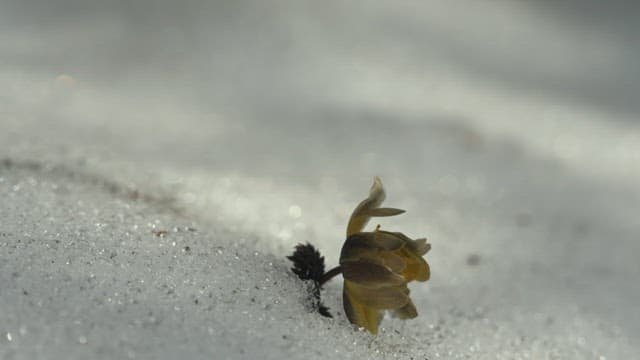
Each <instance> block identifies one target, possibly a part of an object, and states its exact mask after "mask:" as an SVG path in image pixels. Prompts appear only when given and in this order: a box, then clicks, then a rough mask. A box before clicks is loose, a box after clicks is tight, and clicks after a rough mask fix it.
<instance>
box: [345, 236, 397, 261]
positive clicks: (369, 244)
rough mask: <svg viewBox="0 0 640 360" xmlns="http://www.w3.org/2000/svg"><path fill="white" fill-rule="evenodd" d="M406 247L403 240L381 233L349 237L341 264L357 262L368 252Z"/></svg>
mask: <svg viewBox="0 0 640 360" xmlns="http://www.w3.org/2000/svg"><path fill="white" fill-rule="evenodd" d="M404 245H405V243H404V241H402V239H400V238H398V237H396V236H391V235H388V234H385V233H382V232H379V231H376V232H362V233H357V234H354V235H351V236H349V238H348V239H347V241H345V243H344V245H343V246H342V251H341V252H340V262H342V261H346V260H348V259H352V260H356V259H358V258H360V257H361V255H362V253H363V252H365V251H367V250H385V251H395V250H398V249H400V248H402V247H403V246H404Z"/></svg>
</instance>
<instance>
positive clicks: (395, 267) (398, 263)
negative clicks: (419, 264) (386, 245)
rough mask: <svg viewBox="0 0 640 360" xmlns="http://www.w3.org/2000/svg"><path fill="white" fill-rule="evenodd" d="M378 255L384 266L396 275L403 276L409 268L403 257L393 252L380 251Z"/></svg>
mask: <svg viewBox="0 0 640 360" xmlns="http://www.w3.org/2000/svg"><path fill="white" fill-rule="evenodd" d="M377 255H378V257H379V258H380V259H381V260H382V263H383V264H384V266H386V267H388V268H389V269H391V271H393V272H394V273H396V274H402V272H403V271H404V269H405V268H406V267H407V264H406V263H405V262H404V260H403V259H402V257H400V256H398V255H396V254H394V253H392V252H389V251H380V252H379V253H378V254H377Z"/></svg>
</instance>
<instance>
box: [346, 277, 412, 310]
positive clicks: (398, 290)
mask: <svg viewBox="0 0 640 360" xmlns="http://www.w3.org/2000/svg"><path fill="white" fill-rule="evenodd" d="M344 291H346V292H347V293H349V295H350V297H351V299H353V300H355V301H357V302H359V303H360V304H362V305H364V306H367V307H371V308H374V309H385V310H390V309H398V308H400V307H403V306H405V305H406V304H407V303H408V302H409V301H410V299H409V296H408V295H407V294H405V292H404V291H403V287H402V286H389V287H383V288H379V289H372V288H368V287H364V286H360V285H358V284H356V283H354V282H351V281H345V283H344Z"/></svg>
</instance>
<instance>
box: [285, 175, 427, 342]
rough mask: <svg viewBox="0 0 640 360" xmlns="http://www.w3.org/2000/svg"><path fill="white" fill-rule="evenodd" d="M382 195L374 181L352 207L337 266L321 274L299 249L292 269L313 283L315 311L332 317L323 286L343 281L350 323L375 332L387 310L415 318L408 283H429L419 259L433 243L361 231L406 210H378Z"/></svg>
mask: <svg viewBox="0 0 640 360" xmlns="http://www.w3.org/2000/svg"><path fill="white" fill-rule="evenodd" d="M384 199H385V191H384V187H383V186H382V181H381V180H380V178H378V177H375V178H374V182H373V186H372V187H371V190H370V192H369V197H368V198H366V199H364V200H363V201H362V202H360V204H358V206H357V207H356V208H355V210H354V211H353V213H352V214H351V218H350V219H349V224H348V225H347V240H346V241H345V243H344V245H343V246H342V251H341V253H340V266H338V267H337V268H334V269H332V270H330V271H329V272H327V273H325V272H324V258H323V257H321V256H320V253H319V252H318V251H317V250H315V248H314V247H313V246H312V245H310V244H306V245H298V246H297V247H296V251H295V252H294V254H293V255H291V256H289V259H291V260H292V261H293V262H294V268H293V271H294V272H295V273H296V274H297V275H298V276H299V277H300V278H301V279H303V280H313V281H314V284H315V286H314V291H313V297H314V298H315V299H316V300H317V301H316V306H317V309H318V311H319V312H320V313H321V314H323V315H325V316H329V317H330V316H331V315H330V314H329V312H328V309H327V308H326V307H325V306H324V305H322V303H321V302H320V290H321V288H322V285H323V284H324V283H325V282H326V281H328V280H329V279H331V278H332V277H333V276H335V275H337V274H339V273H342V276H343V277H344V288H343V305H344V310H345V313H346V315H347V318H348V319H349V321H350V322H351V323H353V324H356V325H358V326H360V327H363V328H365V329H367V330H368V331H370V332H371V333H373V334H377V332H378V327H379V325H380V321H381V320H382V317H383V315H384V312H385V311H387V310H388V311H390V312H391V314H392V315H393V316H395V317H398V318H400V319H411V318H415V317H416V316H418V312H417V310H416V307H415V305H414V304H413V301H411V298H410V297H409V288H408V287H407V284H408V283H409V282H411V281H414V280H416V281H427V280H429V276H430V271H429V265H428V264H427V262H426V261H425V260H424V258H423V257H422V256H423V255H424V254H426V253H427V252H428V251H429V250H430V248H431V245H430V244H428V243H427V241H426V239H417V240H413V239H410V238H409V237H407V236H405V235H404V234H402V233H400V232H388V231H382V230H380V227H379V226H378V227H377V228H376V229H375V230H374V231H372V232H363V231H362V230H363V229H364V227H365V226H366V225H367V223H368V222H369V220H370V219H371V218H372V217H381V216H394V215H399V214H402V213H404V210H400V209H394V208H381V207H380V205H381V204H382V202H383V201H384Z"/></svg>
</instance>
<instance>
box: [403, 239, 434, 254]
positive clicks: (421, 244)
mask: <svg viewBox="0 0 640 360" xmlns="http://www.w3.org/2000/svg"><path fill="white" fill-rule="evenodd" d="M408 245H409V247H410V248H411V250H413V252H415V253H416V254H418V255H420V256H422V255H424V254H426V253H428V252H429V250H431V244H429V243H427V239H415V240H411V241H409V242H408Z"/></svg>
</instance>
